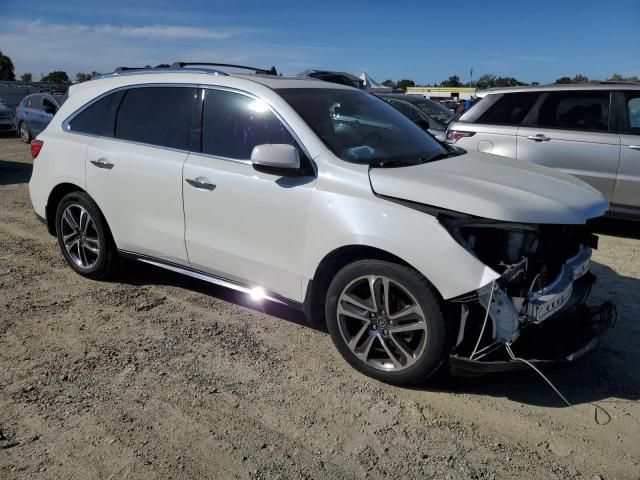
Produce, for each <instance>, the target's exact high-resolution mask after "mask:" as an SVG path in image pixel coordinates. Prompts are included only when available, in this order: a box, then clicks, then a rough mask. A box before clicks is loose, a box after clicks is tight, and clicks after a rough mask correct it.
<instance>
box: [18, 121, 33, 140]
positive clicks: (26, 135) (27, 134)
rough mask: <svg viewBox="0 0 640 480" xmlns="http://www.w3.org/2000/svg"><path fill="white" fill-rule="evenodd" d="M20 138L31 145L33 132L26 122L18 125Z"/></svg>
mask: <svg viewBox="0 0 640 480" xmlns="http://www.w3.org/2000/svg"><path fill="white" fill-rule="evenodd" d="M18 136H19V137H20V140H22V141H23V142H24V143H31V139H32V138H33V136H32V135H31V130H29V125H27V124H26V123H25V122H20V124H19V125H18Z"/></svg>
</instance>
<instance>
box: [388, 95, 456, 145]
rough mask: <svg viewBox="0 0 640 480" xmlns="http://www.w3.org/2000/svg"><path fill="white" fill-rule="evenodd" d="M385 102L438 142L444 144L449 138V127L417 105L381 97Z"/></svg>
mask: <svg viewBox="0 0 640 480" xmlns="http://www.w3.org/2000/svg"><path fill="white" fill-rule="evenodd" d="M378 96H380V98H382V99H383V100H384V101H385V102H388V103H390V104H391V105H392V106H393V107H395V109H396V110H398V111H399V112H400V113H402V114H403V115H404V116H405V117H407V118H408V119H409V120H411V121H412V122H413V123H415V124H416V125H418V126H419V127H420V128H422V129H423V130H426V131H427V132H429V133H430V134H431V135H433V136H434V137H436V139H437V140H440V141H441V142H444V141H445V140H446V137H447V127H446V125H444V124H443V123H441V122H439V121H438V120H436V119H435V118H433V117H430V116H429V115H427V114H426V113H424V111H423V110H421V109H419V108H418V107H416V106H415V105H413V104H411V103H409V102H407V101H405V100H398V99H397V98H385V97H383V96H381V95H378Z"/></svg>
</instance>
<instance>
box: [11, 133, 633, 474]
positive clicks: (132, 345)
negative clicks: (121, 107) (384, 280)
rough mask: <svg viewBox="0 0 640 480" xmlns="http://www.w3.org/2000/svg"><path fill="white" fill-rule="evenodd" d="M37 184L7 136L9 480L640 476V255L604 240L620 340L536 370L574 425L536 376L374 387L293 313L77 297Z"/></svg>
mask: <svg viewBox="0 0 640 480" xmlns="http://www.w3.org/2000/svg"><path fill="white" fill-rule="evenodd" d="M30 174H31V165H30V158H29V155H28V147H27V146H25V145H24V144H21V143H20V142H19V141H18V140H16V139H10V138H2V139H0V478H2V479H10V478H29V479H31V478H52V479H62V478H78V479H89V478H100V479H118V478H185V479H187V478H216V479H218V478H224V479H226V478H243V479H245V478H247V479H249V478H250V479H288V478H323V479H346V478H438V479H441V478H455V479H457V478H465V479H490V478H539V479H549V478H562V479H564V478H580V479H589V480H592V479H613V478H618V479H627V478H631V479H638V478H640V402H639V401H638V399H639V398H640V348H639V347H638V345H639V341H640V326H639V325H640V323H639V320H638V319H639V318H640V240H637V239H633V238H624V237H620V236H611V235H603V236H602V237H601V240H600V245H601V246H600V249H599V250H598V252H597V253H596V255H595V261H596V264H595V266H594V271H595V273H596V274H597V275H598V276H599V280H600V281H599V284H598V286H597V288H596V291H595V297H597V298H599V299H604V298H606V297H611V298H612V299H613V300H614V301H615V302H616V303H617V305H618V310H619V321H618V325H617V326H616V328H615V330H613V331H611V332H610V333H608V334H607V335H606V336H605V337H604V339H603V342H602V344H601V345H600V347H599V348H598V349H597V350H596V351H594V352H592V353H591V354H590V355H588V356H587V357H586V358H584V359H581V360H580V361H578V362H576V363H575V364H573V365H569V366H561V367H554V368H547V369H546V370H545V371H546V372H547V373H548V374H549V376H550V378H551V379H552V380H553V381H554V382H555V383H556V385H557V386H558V387H559V388H560V390H561V391H562V392H563V393H564V394H565V395H566V396H567V397H568V398H569V399H570V400H571V401H572V402H573V403H574V404H575V409H571V408H568V407H566V406H564V405H563V404H562V403H561V401H559V399H558V398H557V397H556V396H555V394H553V392H552V391H551V390H550V389H549V388H548V387H547V386H546V385H545V384H544V383H543V382H542V380H541V379H540V378H539V377H537V376H536V375H535V374H533V373H530V372H524V373H518V374H508V375H494V376H489V377H482V378H472V379H468V378H467V379H464V378H455V379H451V380H446V381H442V380H441V381H439V382H438V383H437V384H436V385H431V386H429V387H425V388H422V389H403V388H396V387H390V386H387V385H384V384H380V383H378V382H376V381H373V380H370V379H368V378H365V377H363V376H362V375H360V374H358V373H356V372H355V371H354V370H352V369H351V368H349V367H348V366H347V365H346V364H345V362H343V361H342V360H341V358H340V357H339V355H338V353H337V352H336V351H335V350H334V348H333V346H332V344H331V341H330V339H329V336H328V335H327V334H326V333H325V332H322V331H316V330H313V329H311V328H309V327H308V326H306V325H305V324H304V322H303V319H302V317H301V315H300V314H299V313H297V312H295V311H291V310H288V309H284V308H281V309H275V308H274V307H273V306H271V305H264V306H263V307H260V306H259V305H255V304H251V303H250V301H248V300H246V299H245V298H243V297H241V296H238V295H236V294H234V293H231V292H229V291H227V290H224V289H221V288H216V287H214V286H210V285H208V284H204V283H200V282H197V281H195V280H190V279H186V278H183V277H180V276H178V275H173V274H170V273H167V272H165V271H161V270H157V269H155V268H153V267H150V266H143V265H137V264H132V265H130V266H129V267H128V271H127V273H126V275H123V276H122V279H121V280H120V281H113V282H94V281H89V280H85V279H84V278H82V277H80V276H78V275H76V274H74V273H73V272H72V271H71V269H69V268H67V267H66V266H65V264H64V262H63V259H62V256H61V255H60V253H59V251H58V246H57V244H56V241H55V239H54V238H52V237H50V236H49V235H48V234H47V233H46V231H45V228H44V226H42V225H41V224H40V223H39V222H38V221H37V219H36V218H35V216H34V215H33V212H32V210H31V206H30V203H29V197H28V191H27V182H28V180H29V176H30ZM620 228H623V230H624V229H626V232H624V231H622V233H626V234H628V233H629V232H630V231H632V230H633V229H634V228H635V227H634V226H629V225H626V226H622V227H620V226H619V225H618V226H614V227H607V229H608V231H609V233H611V230H613V231H614V233H617V234H619V233H620V232H621V231H620V230H619V229H620ZM627 236H628V235H627ZM592 402H595V403H597V404H598V405H600V406H602V407H603V408H604V409H605V410H606V412H608V414H609V415H610V421H609V423H607V424H606V425H599V424H597V423H596V421H595V419H594V406H593V404H592ZM598 420H599V421H600V423H605V422H606V420H607V417H606V414H605V413H603V412H601V413H600V414H599V415H598Z"/></svg>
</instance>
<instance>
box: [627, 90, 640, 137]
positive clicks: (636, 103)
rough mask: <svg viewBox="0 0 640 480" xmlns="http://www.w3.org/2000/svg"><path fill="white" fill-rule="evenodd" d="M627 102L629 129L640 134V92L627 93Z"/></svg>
mask: <svg viewBox="0 0 640 480" xmlns="http://www.w3.org/2000/svg"><path fill="white" fill-rule="evenodd" d="M625 104H626V106H627V119H628V125H627V130H628V131H630V132H631V133H636V134H640V93H635V94H633V93H627V94H626V96H625Z"/></svg>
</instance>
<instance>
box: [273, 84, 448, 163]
mask: <svg viewBox="0 0 640 480" xmlns="http://www.w3.org/2000/svg"><path fill="white" fill-rule="evenodd" d="M278 93H279V94H280V95H281V96H282V97H283V98H284V99H285V100H286V101H287V102H288V103H289V105H291V106H292V107H293V108H294V109H295V110H296V111H297V112H298V114H299V115H300V116H301V117H302V118H303V119H304V120H305V122H307V124H308V125H309V126H310V127H311V129H312V130H314V131H315V132H316V134H317V135H318V136H319V137H320V139H321V140H322V141H323V142H324V143H325V144H326V145H327V146H328V147H329V148H330V149H331V151H332V152H333V153H334V154H335V155H336V156H338V157H340V158H342V159H343V160H347V161H350V162H358V163H367V164H370V165H383V164H388V165H392V164H393V163H401V164H417V163H424V162H426V161H429V160H430V159H432V158H435V157H439V156H440V155H446V154H447V153H448V152H447V150H446V149H445V148H444V147H443V146H442V145H441V144H440V143H439V142H438V141H437V140H435V139H434V138H433V137H432V136H431V135H429V134H428V133H426V132H424V131H423V130H422V129H421V128H420V127H418V126H417V125H416V124H414V123H413V122H412V121H411V120H409V119H408V118H407V117H405V116H404V115H403V114H402V113H400V112H399V111H397V110H396V109H395V108H393V107H392V106H391V105H389V104H388V103H387V102H385V101H384V100H381V99H380V98H377V97H375V96H374V95H371V94H370V93H366V92H362V91H358V90H351V89H348V90H347V89H335V90H334V89H328V88H285V89H279V90H278Z"/></svg>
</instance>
